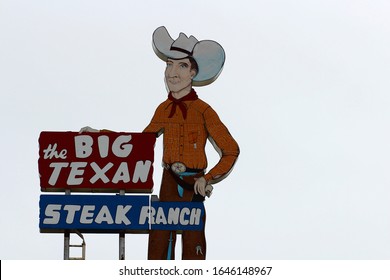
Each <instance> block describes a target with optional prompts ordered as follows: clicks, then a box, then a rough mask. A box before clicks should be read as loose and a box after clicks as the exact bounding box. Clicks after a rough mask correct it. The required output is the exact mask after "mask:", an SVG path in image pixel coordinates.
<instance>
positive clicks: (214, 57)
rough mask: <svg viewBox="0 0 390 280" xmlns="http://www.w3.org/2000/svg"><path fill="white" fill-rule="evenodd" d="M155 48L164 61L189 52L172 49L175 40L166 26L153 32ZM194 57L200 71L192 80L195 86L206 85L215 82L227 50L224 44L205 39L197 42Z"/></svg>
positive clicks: (184, 55) (177, 57)
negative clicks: (224, 48) (223, 46)
mask: <svg viewBox="0 0 390 280" xmlns="http://www.w3.org/2000/svg"><path fill="white" fill-rule="evenodd" d="M152 42H153V50H154V52H155V53H156V55H157V56H158V57H159V58H160V59H161V60H163V61H167V60H168V58H172V59H183V58H187V57H189V55H188V54H186V53H184V52H180V51H177V50H171V46H172V44H173V42H174V40H173V39H172V37H171V36H170V35H169V33H168V31H167V30H166V28H165V27H164V26H161V27H159V28H157V29H156V30H155V31H154V33H153V41H152ZM192 57H193V58H194V60H195V61H196V63H197V64H198V70H199V71H198V73H197V75H196V76H195V77H194V78H193V80H192V85H193V86H205V85H209V84H211V83H212V82H214V81H215V80H216V79H217V78H218V76H219V74H220V73H221V72H222V69H223V65H224V63H225V51H224V50H223V48H222V46H221V45H220V44H218V43H217V42H215V41H212V40H203V41H199V42H198V43H196V44H195V46H194V49H193V51H192Z"/></svg>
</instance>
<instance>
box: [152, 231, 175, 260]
mask: <svg viewBox="0 0 390 280" xmlns="http://www.w3.org/2000/svg"><path fill="white" fill-rule="evenodd" d="M175 245H176V232H175V231H168V230H151V231H150V232H149V247H148V260H174V259H175Z"/></svg>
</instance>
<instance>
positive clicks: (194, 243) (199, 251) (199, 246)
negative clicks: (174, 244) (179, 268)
mask: <svg viewBox="0 0 390 280" xmlns="http://www.w3.org/2000/svg"><path fill="white" fill-rule="evenodd" d="M203 223H204V225H206V214H205V216H204V219H203ZM182 247H183V248H182V250H183V253H182V259H183V260H205V259H206V236H205V228H203V230H199V231H198V230H192V231H188V230H186V231H183V233H182Z"/></svg>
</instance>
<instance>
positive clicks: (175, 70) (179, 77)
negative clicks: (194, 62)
mask: <svg viewBox="0 0 390 280" xmlns="http://www.w3.org/2000/svg"><path fill="white" fill-rule="evenodd" d="M195 74H196V71H195V70H194V69H191V62H190V60H189V59H188V58H184V59H178V60H176V59H169V58H168V60H167V67H166V68H165V80H166V83H167V85H168V88H169V90H170V91H171V92H172V93H179V92H181V91H182V90H187V89H188V92H189V90H190V89H191V85H192V78H193V77H194V76H195Z"/></svg>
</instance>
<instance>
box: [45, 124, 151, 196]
mask: <svg viewBox="0 0 390 280" xmlns="http://www.w3.org/2000/svg"><path fill="white" fill-rule="evenodd" d="M155 142H156V136H155V135H154V134H153V133H122V132H121V133H117V132H106V133H82V134H79V133H78V132H41V134H40V137H39V160H38V167H39V175H40V184H41V190H42V191H43V192H47V191H54V192H57V191H58V192H60V191H61V192H63V191H65V190H66V189H69V190H71V191H72V192H117V191H118V190H125V191H126V192H143V193H151V192H152V191H153V161H154V145H155Z"/></svg>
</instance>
